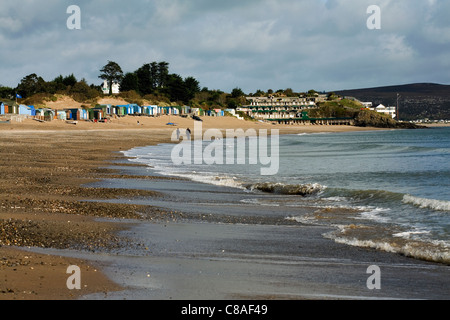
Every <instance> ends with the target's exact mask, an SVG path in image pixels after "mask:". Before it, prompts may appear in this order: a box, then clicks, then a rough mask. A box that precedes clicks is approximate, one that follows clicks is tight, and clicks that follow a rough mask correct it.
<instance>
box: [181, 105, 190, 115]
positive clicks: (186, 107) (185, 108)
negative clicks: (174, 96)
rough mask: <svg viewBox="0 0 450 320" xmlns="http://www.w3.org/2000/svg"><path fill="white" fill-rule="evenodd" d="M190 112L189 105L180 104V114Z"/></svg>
mask: <svg viewBox="0 0 450 320" xmlns="http://www.w3.org/2000/svg"><path fill="white" fill-rule="evenodd" d="M190 113H191V107H190V106H182V107H181V114H190Z"/></svg>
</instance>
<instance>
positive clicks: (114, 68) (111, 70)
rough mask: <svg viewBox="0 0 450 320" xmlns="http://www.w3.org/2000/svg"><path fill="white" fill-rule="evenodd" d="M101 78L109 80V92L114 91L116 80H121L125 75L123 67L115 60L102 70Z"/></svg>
mask: <svg viewBox="0 0 450 320" xmlns="http://www.w3.org/2000/svg"><path fill="white" fill-rule="evenodd" d="M100 72H101V74H100V75H99V76H98V77H99V78H100V79H103V80H106V81H108V84H109V92H110V93H112V86H113V83H114V82H115V81H117V82H120V81H121V80H122V77H123V71H122V68H121V67H120V66H119V65H118V64H117V63H116V62H114V61H108V63H107V64H106V65H105V66H104V67H103V68H102V69H101V70H100Z"/></svg>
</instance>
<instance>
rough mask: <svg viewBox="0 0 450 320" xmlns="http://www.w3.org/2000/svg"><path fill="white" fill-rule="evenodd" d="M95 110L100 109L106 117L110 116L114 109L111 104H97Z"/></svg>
mask: <svg viewBox="0 0 450 320" xmlns="http://www.w3.org/2000/svg"><path fill="white" fill-rule="evenodd" d="M95 108H96V109H102V110H103V114H104V115H105V116H106V115H112V114H114V108H113V106H112V105H111V104H99V105H97V106H96V107H95Z"/></svg>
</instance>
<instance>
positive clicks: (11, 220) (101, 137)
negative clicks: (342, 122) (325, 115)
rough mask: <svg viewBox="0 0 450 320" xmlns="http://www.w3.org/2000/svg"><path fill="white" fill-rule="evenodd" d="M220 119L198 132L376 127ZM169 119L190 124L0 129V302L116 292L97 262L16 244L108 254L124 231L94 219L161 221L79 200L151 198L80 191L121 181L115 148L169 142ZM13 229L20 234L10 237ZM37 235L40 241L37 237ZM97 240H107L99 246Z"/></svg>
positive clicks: (152, 211) (162, 121) (128, 122)
mask: <svg viewBox="0 0 450 320" xmlns="http://www.w3.org/2000/svg"><path fill="white" fill-rule="evenodd" d="M174 120H175V121H174ZM225 120H226V121H224V119H219V118H211V119H206V120H205V121H204V123H203V128H204V129H208V128H218V129H233V128H242V129H244V130H245V129H247V128H255V129H280V133H282V134H284V133H314V132H315V133H317V132H348V131H366V130H379V129H376V128H357V127H346V126H342V127H341V126H281V125H268V124H261V123H257V122H256V123H251V122H243V121H240V120H237V119H225ZM137 121H139V125H137ZM169 121H171V122H175V123H177V124H178V126H179V127H182V128H185V127H191V128H192V127H193V121H192V120H188V119H183V118H179V117H168V116H167V117H161V118H158V119H151V118H133V117H129V118H126V119H120V120H118V121H117V122H112V123H106V124H91V123H80V124H79V125H76V126H74V125H69V124H66V123H63V122H55V123H44V124H41V123H34V122H33V121H25V122H24V123H20V124H8V125H1V126H0V137H1V139H0V145H1V148H0V150H1V151H0V153H1V154H2V157H1V159H2V160H1V163H0V167H1V168H2V170H1V173H0V174H1V176H2V179H1V181H2V184H1V185H0V188H1V190H2V192H1V193H0V194H1V196H0V197H1V198H0V200H1V204H2V205H1V206H2V210H1V212H0V218H1V220H0V224H1V226H2V229H1V230H2V234H1V236H2V238H1V239H0V240H1V242H0V244H1V246H0V255H1V256H2V263H1V264H0V270H1V271H2V279H1V280H2V282H1V284H0V299H2V300H3V299H44V300H45V299H74V298H80V297H82V296H85V295H87V294H91V293H94V292H103V294H105V295H106V294H107V293H110V292H114V291H118V290H121V289H122V287H121V286H119V285H117V284H116V283H114V282H113V281H111V279H109V278H108V277H106V276H105V275H103V274H102V272H100V271H97V268H96V266H95V263H92V262H89V261H82V260H74V259H72V258H68V257H61V256H49V255H42V254H34V253H30V251H28V250H26V251H23V250H21V249H20V247H17V245H18V246H24V247H51V248H56V249H66V248H74V247H75V248H79V249H81V250H92V251H96V250H108V249H111V247H112V249H114V247H115V246H120V245H122V244H121V243H120V241H123V239H119V238H118V237H116V234H117V232H118V231H119V230H121V229H120V228H122V227H118V224H116V223H107V222H100V221H98V220H95V218H105V217H107V218H112V219H115V220H118V221H120V220H121V219H135V220H139V219H141V215H139V214H138V213H137V212H138V211H139V210H144V209H145V210H147V214H148V215H151V216H153V217H155V218H161V217H163V218H165V217H166V216H167V214H168V212H165V211H163V210H160V209H158V208H151V207H149V206H145V208H144V207H142V206H139V205H133V204H120V203H116V204H114V203H108V204H106V203H103V202H102V203H100V202H89V203H86V202H81V201H82V200H89V199H92V200H94V199H95V200H101V199H115V198H118V197H122V198H123V197H128V198H133V197H139V196H157V195H158V192H157V191H150V192H149V191H145V190H137V189H126V190H125V189H106V188H104V189H102V188H85V187H82V185H85V184H87V183H92V182H94V181H100V180H102V179H107V178H114V177H120V178H127V177H126V176H124V175H120V172H118V171H117V170H114V169H108V168H106V167H108V166H109V165H111V164H114V161H115V160H122V159H124V157H123V156H122V155H120V154H118V151H123V150H129V149H131V148H134V147H138V146H147V145H152V144H158V143H163V142H169V139H170V135H171V132H172V131H173V130H174V129H175V128H174V127H169V128H168V126H166V123H167V122H169ZM128 178H129V177H128ZM74 225H75V226H74ZM119 225H120V224H119ZM125 228H126V227H125ZM17 229H19V230H21V232H13V231H14V230H17ZM43 234H45V235H46V236H45V237H42V235H43ZM99 239H101V240H105V241H100V242H99V241H98V240H99ZM9 245H16V246H14V247H10V246H9ZM48 264H50V265H51V266H52V267H54V268H51V269H49V268H44V267H41V268H39V265H40V266H45V265H48ZM72 264H76V265H80V266H81V267H82V270H83V275H85V274H86V278H84V279H85V281H86V282H85V287H84V288H83V289H82V290H81V291H77V292H73V291H69V290H68V289H67V288H66V282H65V281H66V280H67V277H68V275H67V274H66V269H67V267H68V266H69V265H72ZM36 279H38V280H36Z"/></svg>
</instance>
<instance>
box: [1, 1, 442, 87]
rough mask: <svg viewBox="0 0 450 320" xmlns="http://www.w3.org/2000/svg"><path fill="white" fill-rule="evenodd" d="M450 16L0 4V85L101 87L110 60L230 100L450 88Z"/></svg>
mask: <svg viewBox="0 0 450 320" xmlns="http://www.w3.org/2000/svg"><path fill="white" fill-rule="evenodd" d="M71 5H76V6H78V7H79V8H80V16H79V18H80V19H78V20H74V18H78V16H74V15H73V14H74V12H73V11H70V12H69V13H67V8H68V7H69V6H71ZM371 5H376V6H378V7H379V8H380V15H379V16H374V15H373V14H374V12H372V11H371V12H369V13H368V11H367V9H368V7H369V6H371ZM449 13H450V1H448V0H277V1H275V0H130V1H119V0H95V1H91V0H45V1H43V0H20V1H12V0H1V2H0V84H1V85H4V86H10V87H16V86H17V84H18V83H19V82H20V80H21V79H22V78H23V77H25V76H27V75H29V74H32V73H36V74H37V75H38V76H41V77H43V78H44V79H45V80H46V81H51V80H53V79H54V78H56V77H57V76H59V75H63V76H66V75H70V74H72V73H73V74H74V75H75V76H76V77H77V79H82V78H84V79H86V81H87V82H88V83H89V84H91V83H94V84H100V83H101V82H102V81H101V80H100V79H99V78H98V76H99V74H100V72H99V70H100V69H101V68H102V66H104V65H105V64H106V63H107V62H108V61H115V62H117V63H118V64H119V65H120V66H121V67H122V70H123V71H124V72H125V73H126V72H133V71H135V70H136V69H138V68H139V67H141V66H142V65H143V64H145V63H150V62H153V61H158V62H159V61H167V62H169V63H170V72H171V73H177V74H179V75H181V76H182V77H189V76H192V77H194V78H196V79H197V80H198V81H199V82H200V86H201V87H208V88H209V89H217V90H222V91H225V92H231V90H232V89H234V88H241V89H242V90H243V91H244V92H245V93H252V92H256V91H257V90H258V89H260V90H263V91H267V90H268V89H272V90H274V91H276V90H278V89H286V88H291V89H293V90H294V91H295V92H304V91H308V90H311V89H314V90H317V91H337V90H341V89H342V90H343V89H358V88H368V87H377V86H385V85H397V84H408V83H416V82H433V83H441V84H450V23H449V21H450V19H448V14H449ZM378 17H379V18H380V19H378ZM374 18H375V19H376V20H373V19H374ZM68 20H69V22H70V23H72V24H73V22H78V21H79V22H80V25H81V29H70V28H68ZM368 20H370V21H372V22H373V21H376V22H379V26H380V28H381V29H371V28H368ZM70 23H69V24H70ZM70 25H71V24H70Z"/></svg>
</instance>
